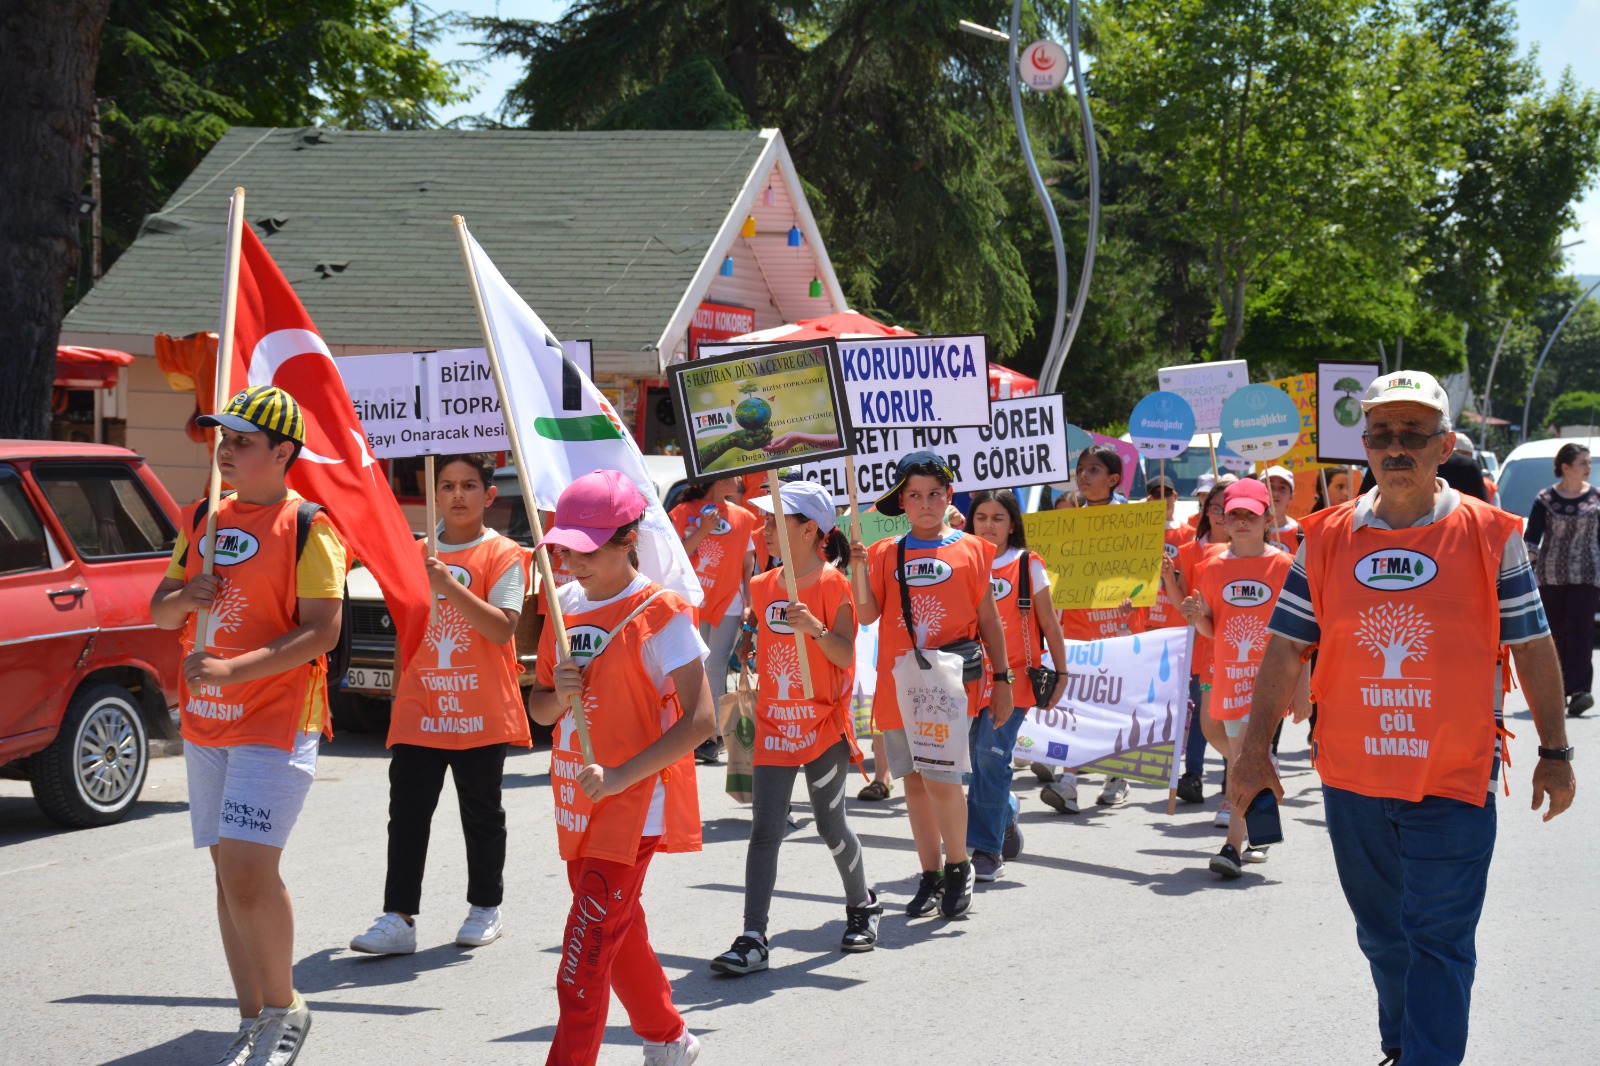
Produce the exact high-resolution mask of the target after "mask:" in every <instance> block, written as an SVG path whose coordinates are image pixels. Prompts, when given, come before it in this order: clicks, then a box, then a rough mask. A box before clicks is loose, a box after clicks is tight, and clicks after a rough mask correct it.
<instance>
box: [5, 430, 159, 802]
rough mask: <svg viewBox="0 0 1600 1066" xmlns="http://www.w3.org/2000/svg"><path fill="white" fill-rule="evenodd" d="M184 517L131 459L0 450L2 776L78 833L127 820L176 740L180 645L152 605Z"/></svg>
mask: <svg viewBox="0 0 1600 1066" xmlns="http://www.w3.org/2000/svg"><path fill="white" fill-rule="evenodd" d="M178 520H179V519H178V508H177V505H176V504H175V503H173V500H172V497H171V496H170V495H169V494H168V493H167V490H166V489H165V488H163V487H162V485H161V482H160V481H159V480H158V479H157V478H156V476H155V474H154V472H153V471H151V469H150V468H149V467H148V466H146V465H145V462H144V460H143V459H141V458H140V457H139V456H138V455H136V454H134V453H133V452H131V451H128V450H126V449H124V448H113V447H108V446H105V445H97V444H65V443H57V442H52V441H17V440H7V441H0V677H3V678H4V679H5V680H4V684H5V688H6V699H5V700H4V701H0V774H4V775H5V776H7V777H16V778H22V779H25V780H28V781H30V782H31V783H32V785H33V795H34V798H35V799H36V800H37V801H38V803H39V806H40V808H42V809H43V811H44V813H45V814H46V815H47V816H49V817H50V818H51V819H53V820H54V821H57V822H59V823H61V824H62V825H66V826H71V827H75V828H78V827H87V826H98V825H108V824H110V823H112V822H116V821H118V820H120V819H122V818H123V817H124V816H126V815H127V813H128V810H129V808H131V807H132V806H133V804H134V801H135V800H137V799H138V798H139V792H140V790H141V789H143V787H144V780H145V773H146V771H147V770H148V768H149V763H150V743H149V738H150V737H151V736H152V735H154V736H157V737H163V738H172V739H176V737H177V735H178V734H177V729H176V726H175V725H174V721H173V717H172V714H171V708H173V707H175V706H176V705H177V702H178V692H179V683H180V673H179V648H178V639H177V635H176V634H174V633H170V632H164V631H162V630H158V629H157V628H156V627H155V624H154V623H153V622H152V621H151V620H150V596H151V593H153V592H154V591H155V588H156V585H157V584H158V583H159V582H160V581H161V577H162V574H163V573H165V571H166V568H167V560H168V558H169V557H170V556H171V554H172V546H173V544H174V543H175V542H176V540H177V529H178Z"/></svg>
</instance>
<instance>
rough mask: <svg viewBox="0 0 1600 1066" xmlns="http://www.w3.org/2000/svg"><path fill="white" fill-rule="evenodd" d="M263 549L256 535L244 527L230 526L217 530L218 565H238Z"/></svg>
mask: <svg viewBox="0 0 1600 1066" xmlns="http://www.w3.org/2000/svg"><path fill="white" fill-rule="evenodd" d="M260 550H261V544H260V542H259V541H257V540H256V538H255V537H254V536H252V535H251V534H249V533H246V532H245V531H244V530H242V529H235V528H233V527H232V526H229V527H228V528H227V529H219V530H217V565H218V566H237V565H239V564H240V563H242V562H244V561H245V560H246V559H249V558H252V557H253V556H254V555H255V554H256V552H258V551H260Z"/></svg>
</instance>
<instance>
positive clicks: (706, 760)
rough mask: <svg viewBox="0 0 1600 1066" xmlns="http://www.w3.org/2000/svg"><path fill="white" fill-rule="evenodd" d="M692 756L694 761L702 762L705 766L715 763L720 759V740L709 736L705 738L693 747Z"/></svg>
mask: <svg viewBox="0 0 1600 1066" xmlns="http://www.w3.org/2000/svg"><path fill="white" fill-rule="evenodd" d="M694 758H695V761H696V762H699V763H703V764H704V765H706V766H715V765H717V763H719V762H721V761H722V741H721V740H720V739H718V738H717V737H711V738H710V739H708V740H706V741H705V742H704V743H703V744H701V745H700V746H699V747H697V748H695V749H694Z"/></svg>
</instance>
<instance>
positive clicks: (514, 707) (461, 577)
mask: <svg viewBox="0 0 1600 1066" xmlns="http://www.w3.org/2000/svg"><path fill="white" fill-rule="evenodd" d="M435 470H436V473H435V489H436V491H437V493H438V499H439V504H440V506H441V508H442V509H443V514H444V520H443V522H442V523H441V524H440V529H439V546H438V547H439V551H438V555H437V557H436V558H433V559H427V558H426V548H427V542H426V541H418V542H417V545H418V547H419V548H420V549H422V551H423V555H424V559H425V560H426V561H425V563H424V565H425V567H426V568H427V571H428V584H429V585H430V586H431V587H432V589H433V593H434V595H435V596H436V597H437V598H438V603H437V606H436V610H435V616H434V620H433V622H432V623H431V624H430V625H429V626H428V634H427V637H426V638H425V639H424V647H423V648H421V649H419V650H418V652H417V654H416V655H414V656H412V658H411V662H410V663H409V664H408V665H407V667H406V670H405V672H404V673H403V674H402V675H401V677H400V680H399V686H398V692H397V693H396V696H395V699H394V702H393V705H392V708H391V711H390V714H389V863H388V875H387V879H386V880H385V883H384V889H383V914H382V915H380V916H379V918H378V919H377V921H375V922H374V923H373V925H372V928H370V929H368V930H367V931H366V932H365V933H362V934H361V935H360V936H358V937H356V938H355V939H354V940H352V941H350V948H351V950H353V951H364V952H367V953H369V954H372V955H400V954H410V953H411V952H413V951H416V950H417V926H416V914H417V912H418V911H419V910H421V907H422V874H423V868H424V867H425V865H426V864H427V860H428V835H429V831H430V827H431V823H432V821H433V811H434V808H435V807H437V806H438V804H439V792H440V790H441V789H442V788H443V787H444V775H445V771H446V770H449V771H450V774H451V776H452V777H453V778H454V780H455V786H456V799H457V802H458V803H459V804H460V807H461V832H462V835H463V836H464V837H465V838H466V844H467V906H468V911H467V919H466V921H465V922H464V923H462V926H461V929H460V931H459V932H457V933H456V943H457V944H458V945H460V946H462V947H482V946H484V945H485V944H492V943H494V941H495V940H497V939H499V937H500V932H501V918H500V902H501V899H502V898H503V897H504V895H505V882H504V879H503V877H502V874H503V873H504V870H505V865H506V811H505V808H504V807H503V806H501V803H500V780H501V777H502V776H503V774H504V772H505V763H506V748H507V747H508V746H509V745H511V744H516V745H519V746H521V747H524V748H526V747H529V746H530V745H531V744H532V738H531V737H530V735H529V732H528V717H527V715H526V714H524V713H523V709H522V690H521V689H520V688H519V687H518V685H517V673H518V667H517V652H516V648H515V641H514V639H513V638H514V637H515V635H516V632H517V620H518V618H519V617H521V613H522V603H523V595H524V592H525V591H526V589H527V587H528V553H527V551H525V550H524V549H523V548H522V546H521V545H519V544H518V543H517V542H516V541H514V540H512V539H511V538H510V537H506V536H502V535H501V534H499V533H497V532H495V531H494V530H492V529H488V528H486V527H485V526H484V524H483V512H484V509H485V508H486V507H488V506H489V505H490V504H491V503H493V502H494V498H495V487H494V458H493V457H492V456H489V455H486V454H482V453H477V454H472V455H446V456H443V457H441V458H440V459H439V460H438V461H437V464H436V467H435Z"/></svg>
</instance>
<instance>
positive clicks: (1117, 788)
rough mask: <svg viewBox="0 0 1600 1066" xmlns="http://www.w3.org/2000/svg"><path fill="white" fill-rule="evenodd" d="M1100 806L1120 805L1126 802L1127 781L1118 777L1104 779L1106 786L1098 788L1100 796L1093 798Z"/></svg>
mask: <svg viewBox="0 0 1600 1066" xmlns="http://www.w3.org/2000/svg"><path fill="white" fill-rule="evenodd" d="M1095 802H1096V803H1098V804H1099V805H1100V806H1102V807H1120V806H1122V805H1123V804H1124V803H1127V802H1128V782H1126V781H1124V780H1123V779H1122V778H1120V777H1113V778H1110V779H1109V780H1107V781H1106V787H1105V788H1102V789H1101V790H1100V797H1099V798H1098V799H1096V800H1095Z"/></svg>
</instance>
